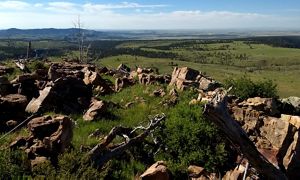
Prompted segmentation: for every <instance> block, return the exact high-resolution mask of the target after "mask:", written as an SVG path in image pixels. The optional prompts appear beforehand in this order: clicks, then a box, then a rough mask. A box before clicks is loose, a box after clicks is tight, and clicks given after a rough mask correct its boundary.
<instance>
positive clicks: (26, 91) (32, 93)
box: [11, 74, 39, 99]
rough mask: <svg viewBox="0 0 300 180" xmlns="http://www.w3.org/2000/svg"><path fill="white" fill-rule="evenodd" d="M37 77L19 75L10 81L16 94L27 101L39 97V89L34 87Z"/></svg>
mask: <svg viewBox="0 0 300 180" xmlns="http://www.w3.org/2000/svg"><path fill="white" fill-rule="evenodd" d="M36 80H37V77H36V76H35V75H33V74H23V75H19V76H18V77H17V78H16V79H14V80H13V81H11V83H12V84H14V86H15V87H17V91H18V94H22V95H25V96H26V97H27V98H28V99H31V98H33V97H38V96H39V89H38V87H37V85H36Z"/></svg>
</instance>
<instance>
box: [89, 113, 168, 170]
mask: <svg viewBox="0 0 300 180" xmlns="http://www.w3.org/2000/svg"><path fill="white" fill-rule="evenodd" d="M165 117H166V116H165V114H162V115H156V116H155V117H154V118H153V119H151V120H150V123H149V125H148V126H147V127H145V128H144V127H143V128H141V127H138V128H135V129H134V130H132V129H131V128H124V127H121V126H119V127H114V128H113V129H112V130H111V131H110V132H109V133H108V135H107V136H106V137H105V138H104V140H103V141H102V142H101V143H100V144H98V145H96V146H95V147H94V148H93V149H92V150H91V151H90V152H89V153H88V156H89V158H88V159H89V160H91V161H93V162H94V163H95V165H96V166H98V167H99V168H101V167H103V166H104V165H105V164H106V163H107V162H108V161H109V160H110V159H112V158H114V157H117V156H118V155H120V154H122V153H123V152H124V151H125V150H127V149H128V148H130V147H131V146H133V145H134V144H136V143H137V142H141V141H142V140H144V139H145V138H146V137H147V136H148V135H149V134H150V133H151V131H152V130H154V129H155V128H156V127H157V126H158V125H159V124H160V122H161V121H163V120H164V119H165ZM138 129H143V130H144V131H143V132H142V133H140V134H136V131H137V130H138ZM124 134H125V135H126V140H125V141H124V142H122V143H120V144H118V145H117V146H114V148H112V149H109V148H108V147H107V146H108V145H109V144H110V143H111V142H112V141H113V140H114V139H115V138H116V136H117V135H118V136H124Z"/></svg>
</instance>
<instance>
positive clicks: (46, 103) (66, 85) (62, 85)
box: [26, 76, 92, 113]
mask: <svg viewBox="0 0 300 180" xmlns="http://www.w3.org/2000/svg"><path fill="white" fill-rule="evenodd" d="M91 96H92V89H91V87H89V86H87V85H85V84H84V82H83V81H82V80H81V79H78V78H76V77H70V76H68V77H66V78H59V79H56V80H55V81H54V82H49V83H48V84H47V86H46V87H45V89H44V90H42V91H41V92H40V96H39V97H38V98H33V99H32V100H31V101H30V103H29V104H28V105H27V107H26V111H27V112H29V113H36V112H45V111H53V110H54V111H61V112H66V113H72V112H77V113H78V112H83V110H84V109H86V107H87V106H88V104H89V101H90V98H91Z"/></svg>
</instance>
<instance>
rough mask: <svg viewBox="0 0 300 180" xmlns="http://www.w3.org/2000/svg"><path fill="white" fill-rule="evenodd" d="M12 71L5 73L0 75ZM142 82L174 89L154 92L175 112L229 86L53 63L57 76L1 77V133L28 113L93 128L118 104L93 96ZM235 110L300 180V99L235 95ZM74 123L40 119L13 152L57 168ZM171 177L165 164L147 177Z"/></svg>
mask: <svg viewBox="0 0 300 180" xmlns="http://www.w3.org/2000/svg"><path fill="white" fill-rule="evenodd" d="M9 71H10V70H9V69H7V68H4V67H2V66H0V75H1V74H5V73H7V72H9ZM102 74H106V75H111V76H114V77H115V78H116V79H115V84H114V85H113V84H110V83H109V82H107V81H106V80H104V79H103V78H102V77H101V75H102ZM136 83H139V84H142V85H151V84H168V85H169V86H170V87H171V90H170V92H169V93H167V92H166V91H165V90H164V89H156V90H155V91H153V92H152V93H151V96H155V97H167V98H164V100H163V101H162V102H161V105H164V106H172V105H175V104H176V103H177V102H178V92H177V90H186V89H189V88H193V89H197V90H198V92H199V96H198V98H197V99H193V100H192V101H191V102H190V104H191V105H192V104H197V103H198V102H207V101H210V100H211V99H212V98H213V97H214V96H215V94H216V91H217V90H218V88H219V87H220V86H221V85H220V83H218V82H217V81H215V80H213V79H212V78H210V77H207V76H205V75H203V73H201V72H199V71H197V70H193V69H191V68H188V67H183V68H177V67H176V68H174V71H173V73H172V76H170V75H158V74H156V73H155V72H154V70H153V69H149V68H148V69H146V68H136V70H134V71H131V69H130V68H129V67H127V66H126V65H124V64H121V65H120V66H119V67H118V68H117V69H116V70H110V69H107V68H101V69H98V68H96V67H95V66H93V65H82V64H74V63H53V64H52V65H51V66H50V68H49V69H38V70H36V71H35V72H33V73H31V74H23V75H19V76H18V77H17V78H16V79H14V80H12V81H9V80H8V79H7V78H6V77H5V76H0V131H5V130H7V129H8V128H12V127H14V126H16V125H17V124H18V123H20V122H21V121H23V120H24V119H26V117H27V116H28V114H27V113H31V114H43V113H45V112H49V111H55V112H62V113H64V114H70V113H82V114H83V119H84V120H85V121H93V120H95V119H99V118H101V117H103V116H104V115H105V114H106V113H107V110H108V109H109V107H111V106H117V105H115V104H113V103H111V102H106V101H102V100H99V99H95V98H93V93H97V94H108V93H111V92H119V91H121V90H122V89H123V88H125V87H128V86H132V85H134V84H136ZM176 89H177V90H176ZM136 101H139V102H140V101H142V100H141V99H136ZM133 103H135V102H130V104H126V105H125V106H126V107H125V108H128V107H129V106H131V105H132V104H133ZM228 108H229V111H230V113H231V115H232V117H233V118H234V119H235V120H236V121H237V122H238V123H239V124H240V126H241V127H242V128H243V129H244V130H245V132H246V133H247V135H248V136H249V138H250V139H251V140H252V141H253V143H254V144H255V145H256V147H257V149H258V150H259V151H260V152H261V153H262V154H263V155H264V156H265V157H266V158H267V159H268V160H269V161H270V162H271V163H273V164H274V165H275V166H277V167H278V168H280V169H282V171H284V172H286V174H287V176H288V177H293V179H300V173H298V172H297V170H298V169H299V168H300V146H299V142H300V139H299V138H300V137H299V127H300V98H297V97H291V98H287V99H282V100H278V99H274V98H260V97H256V98H249V99H247V100H244V101H242V100H240V99H239V98H237V97H235V96H230V97H229V102H228ZM73 123H74V122H73V121H72V120H71V119H70V118H68V117H66V116H61V115H58V116H53V117H51V116H42V117H38V118H34V119H32V120H31V121H30V122H29V123H28V129H29V131H30V135H29V136H28V137H20V138H18V139H17V140H16V141H14V142H13V143H12V144H11V148H13V149H15V148H22V149H24V150H25V152H26V153H27V154H28V157H29V159H30V160H31V162H32V165H34V164H36V163H37V162H40V161H45V160H47V159H50V160H51V161H55V159H56V158H57V156H58V154H59V153H62V152H64V150H65V148H67V147H68V146H70V143H71V138H72V128H73ZM245 166H246V165H241V166H237V167H236V168H235V169H232V170H231V171H228V172H227V173H226V174H225V176H224V177H223V179H237V178H238V177H239V178H240V177H241V175H242V174H243V172H244V171H245ZM189 171H190V172H191V173H190V174H191V175H190V177H191V178H192V179H209V178H215V177H216V176H217V175H216V174H209V173H207V172H206V171H205V170H204V169H203V168H201V167H197V166H191V167H190V168H189ZM248 176H250V175H249V174H248ZM251 177H252V176H251ZM170 178H171V175H170V172H169V171H168V170H167V167H166V165H165V163H164V162H157V163H156V164H154V165H153V166H151V167H150V168H149V169H148V170H147V171H146V172H145V173H144V174H143V175H141V179H170Z"/></svg>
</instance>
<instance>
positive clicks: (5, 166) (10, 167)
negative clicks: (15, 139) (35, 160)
mask: <svg viewBox="0 0 300 180" xmlns="http://www.w3.org/2000/svg"><path fill="white" fill-rule="evenodd" d="M29 170H30V162H29V161H28V160H27V157H26V154H25V153H24V152H23V151H20V150H18V151H10V150H8V149H6V150H1V151H0V179H14V178H22V177H26V176H27V175H28V174H29Z"/></svg>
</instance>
